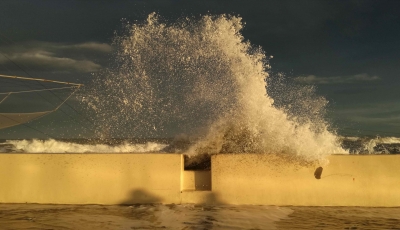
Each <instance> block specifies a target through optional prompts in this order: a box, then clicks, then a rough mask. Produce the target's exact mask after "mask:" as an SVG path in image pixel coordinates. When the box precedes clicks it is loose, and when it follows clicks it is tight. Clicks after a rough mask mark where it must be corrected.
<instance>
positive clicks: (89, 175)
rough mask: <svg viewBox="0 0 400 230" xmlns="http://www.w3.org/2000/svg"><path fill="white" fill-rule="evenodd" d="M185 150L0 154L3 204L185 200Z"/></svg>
mask: <svg viewBox="0 0 400 230" xmlns="http://www.w3.org/2000/svg"><path fill="white" fill-rule="evenodd" d="M182 167H183V166H182V156H181V155H179V154H119V153H111V154H0V203H25V202H28V203H53V204H132V203H180V190H181V179H180V176H181V170H182Z"/></svg>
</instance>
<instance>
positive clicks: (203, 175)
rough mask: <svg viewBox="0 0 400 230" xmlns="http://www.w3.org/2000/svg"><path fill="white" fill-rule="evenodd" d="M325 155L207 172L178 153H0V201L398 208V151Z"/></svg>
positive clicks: (229, 158)
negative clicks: (320, 160) (311, 160)
mask: <svg viewBox="0 0 400 230" xmlns="http://www.w3.org/2000/svg"><path fill="white" fill-rule="evenodd" d="M328 160H329V164H326V165H319V164H317V163H316V164H309V165H306V166H304V165H301V164H297V163H296V161H294V160H293V159H288V158H282V157H277V156H274V155H262V154H220V155H214V156H213V157H212V165H211V171H184V170H183V157H182V155H180V154H120V153H112V154H19V153H18V154H17V153H7V154H0V203H53V204H134V203H176V204H178V203H208V204H253V205H304V206H386V207H393V206H400V177H399V175H400V155H332V156H330V157H329V158H328ZM319 166H322V167H323V170H322V174H321V177H320V179H316V178H315V176H314V172H315V170H316V169H317V168H318V167H319Z"/></svg>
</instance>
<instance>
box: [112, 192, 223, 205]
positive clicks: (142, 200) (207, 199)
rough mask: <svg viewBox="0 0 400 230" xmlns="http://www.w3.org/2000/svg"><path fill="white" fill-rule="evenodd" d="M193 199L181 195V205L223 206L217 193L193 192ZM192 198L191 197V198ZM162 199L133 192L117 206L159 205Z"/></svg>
mask: <svg viewBox="0 0 400 230" xmlns="http://www.w3.org/2000/svg"><path fill="white" fill-rule="evenodd" d="M192 193H193V194H192V195H194V196H195V197H194V199H190V198H189V199H185V197H186V196H184V195H183V194H182V201H181V203H183V204H185V203H196V204H203V205H217V204H218V205H221V204H225V202H223V201H222V200H221V199H220V198H219V196H218V194H217V193H215V192H211V191H197V192H196V191H194V192H192ZM192 198H193V197H192ZM161 203H163V199H162V198H161V197H158V196H156V195H152V194H150V193H149V192H147V191H145V190H143V189H135V190H133V191H132V192H131V193H130V195H129V197H128V199H126V200H124V201H123V202H121V203H120V204H119V205H134V204H161Z"/></svg>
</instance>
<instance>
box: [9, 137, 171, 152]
mask: <svg viewBox="0 0 400 230" xmlns="http://www.w3.org/2000/svg"><path fill="white" fill-rule="evenodd" d="M5 144H6V145H11V148H12V149H11V151H14V152H24V153H148V152H159V151H161V150H162V149H164V148H165V147H166V146H167V145H166V144H159V143H154V142H148V143H145V144H130V143H122V144H119V145H115V146H112V145H107V144H94V145H89V144H77V143H71V142H63V141H57V140H53V139H50V140H35V139H34V140H8V141H6V142H5ZM4 151H6V150H4ZM8 151H10V150H8Z"/></svg>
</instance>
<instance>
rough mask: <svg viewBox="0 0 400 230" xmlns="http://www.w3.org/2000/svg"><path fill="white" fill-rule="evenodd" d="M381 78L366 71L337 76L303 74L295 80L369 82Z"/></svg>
mask: <svg viewBox="0 0 400 230" xmlns="http://www.w3.org/2000/svg"><path fill="white" fill-rule="evenodd" d="M380 79H381V78H380V77H378V76H370V75H368V74H366V73H362V74H356V75H351V76H337V77H317V76H315V75H308V76H301V77H297V78H295V79H294V80H295V81H297V82H299V83H302V84H317V85H319V84H348V83H355V82H369V81H377V80H380Z"/></svg>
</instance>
